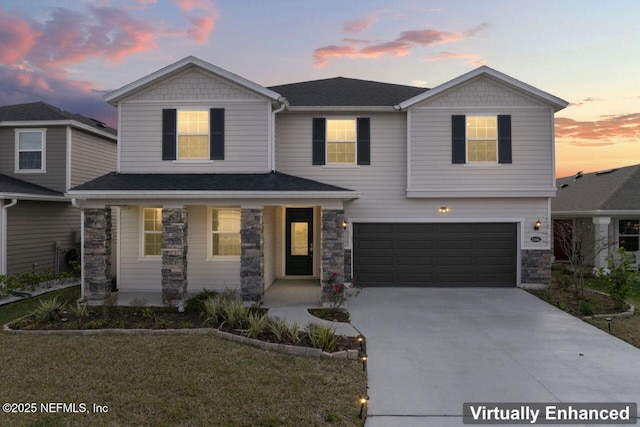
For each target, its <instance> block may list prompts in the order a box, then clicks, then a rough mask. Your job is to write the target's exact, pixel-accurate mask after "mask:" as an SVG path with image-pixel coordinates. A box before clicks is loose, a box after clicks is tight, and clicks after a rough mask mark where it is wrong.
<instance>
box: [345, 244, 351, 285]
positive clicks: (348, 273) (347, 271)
mask: <svg viewBox="0 0 640 427" xmlns="http://www.w3.org/2000/svg"><path fill="white" fill-rule="evenodd" d="M351 254H352V250H351V249H345V250H344V280H347V281H348V280H351V281H353V276H352V274H353V273H352V272H351V257H352V255H351Z"/></svg>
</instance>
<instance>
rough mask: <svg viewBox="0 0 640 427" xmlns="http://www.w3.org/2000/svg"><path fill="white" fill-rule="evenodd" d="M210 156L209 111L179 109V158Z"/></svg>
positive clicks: (205, 157) (206, 157)
mask: <svg viewBox="0 0 640 427" xmlns="http://www.w3.org/2000/svg"><path fill="white" fill-rule="evenodd" d="M208 158H209V111H178V159H208Z"/></svg>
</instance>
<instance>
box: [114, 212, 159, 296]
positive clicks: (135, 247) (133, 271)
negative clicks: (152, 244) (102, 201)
mask: <svg viewBox="0 0 640 427" xmlns="http://www.w3.org/2000/svg"><path fill="white" fill-rule="evenodd" d="M141 259H142V257H141V256H140V212H139V208H138V206H122V207H121V208H120V259H119V260H118V263H119V265H120V280H119V281H118V290H121V291H161V290H162V274H161V269H162V261H161V260H160V258H157V259H154V260H152V261H146V260H145V261H141Z"/></svg>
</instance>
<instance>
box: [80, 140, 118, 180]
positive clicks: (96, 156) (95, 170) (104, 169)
mask: <svg viewBox="0 0 640 427" xmlns="http://www.w3.org/2000/svg"><path fill="white" fill-rule="evenodd" d="M116 150H117V146H116V144H115V141H109V140H106V139H104V138H100V137H97V136H95V135H92V134H90V133H88V132H83V131H81V130H78V129H72V131H71V187H75V186H76V185H80V184H83V183H85V182H87V181H90V180H92V179H94V178H97V177H99V176H102V175H105V174H107V173H109V172H114V171H115V170H116V169H117V153H116Z"/></svg>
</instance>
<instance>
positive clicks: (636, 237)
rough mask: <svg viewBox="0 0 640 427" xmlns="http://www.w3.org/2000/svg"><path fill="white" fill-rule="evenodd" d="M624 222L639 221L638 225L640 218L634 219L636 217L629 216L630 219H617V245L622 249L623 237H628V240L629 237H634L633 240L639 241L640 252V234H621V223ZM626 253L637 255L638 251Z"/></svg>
mask: <svg viewBox="0 0 640 427" xmlns="http://www.w3.org/2000/svg"><path fill="white" fill-rule="evenodd" d="M622 221H638V224H640V218H638V217H634V216H629V217H618V218H617V222H616V235H617V236H616V237H617V239H616V244H617V246H618V247H619V248H620V247H622V246H621V245H620V239H621V238H622V237H627V238H628V237H632V238H635V239H637V240H638V248H639V250H640V232H639V233H638V234H621V233H620V222H622ZM625 252H629V253H635V252H637V251H627V250H626V249H625Z"/></svg>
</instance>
